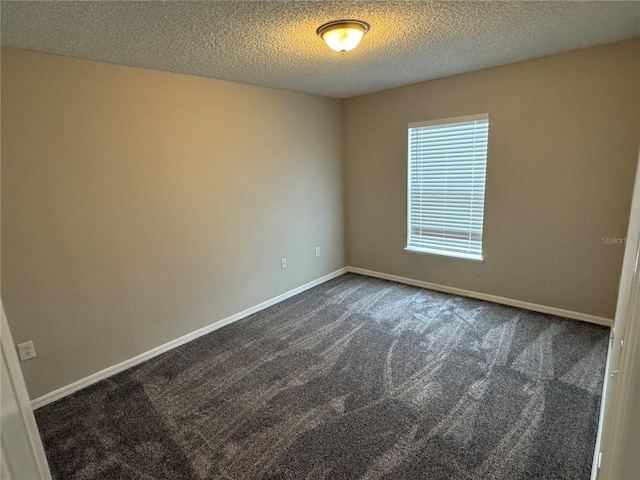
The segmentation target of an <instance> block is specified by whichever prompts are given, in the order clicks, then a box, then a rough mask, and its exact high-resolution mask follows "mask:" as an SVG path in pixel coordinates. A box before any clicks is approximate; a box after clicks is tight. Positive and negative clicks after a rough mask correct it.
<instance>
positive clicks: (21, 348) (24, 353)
mask: <svg viewBox="0 0 640 480" xmlns="http://www.w3.org/2000/svg"><path fill="white" fill-rule="evenodd" d="M18 354H19V355H20V360H21V361H23V362H24V361H25V360H29V359H30V358H34V357H35V356H36V349H35V348H34V347H33V341H32V340H29V341H28V342H24V343H21V344H19V345H18Z"/></svg>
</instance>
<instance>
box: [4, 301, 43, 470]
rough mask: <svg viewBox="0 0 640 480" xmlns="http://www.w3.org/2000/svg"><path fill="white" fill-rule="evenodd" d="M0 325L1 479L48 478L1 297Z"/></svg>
mask: <svg viewBox="0 0 640 480" xmlns="http://www.w3.org/2000/svg"><path fill="white" fill-rule="evenodd" d="M0 311H1V314H0V315H1V316H2V326H1V329H0V343H1V345H2V367H1V368H2V381H1V387H0V395H1V400H0V410H1V412H2V420H1V426H2V428H1V429H0V439H1V444H2V448H1V455H0V475H2V480H22V479H26V478H29V479H34V480H35V479H41V480H49V479H50V478H51V473H50V472H49V465H48V464H47V458H46V456H45V453H44V449H43V448H42V440H41V439H40V432H38V426H37V425H36V419H35V417H34V416H33V410H32V409H31V403H30V402H29V395H28V394H27V387H26V386H25V384H24V378H23V377H22V371H21V370H20V364H19V362H18V355H17V353H16V350H15V347H14V344H13V338H12V336H11V331H10V330H9V323H8V322H7V318H6V317H5V314H4V308H3V307H2V300H0Z"/></svg>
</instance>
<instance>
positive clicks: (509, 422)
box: [35, 274, 609, 480]
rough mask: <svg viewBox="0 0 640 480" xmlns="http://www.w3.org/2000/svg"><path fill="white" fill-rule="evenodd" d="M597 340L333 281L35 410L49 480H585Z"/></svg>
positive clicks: (595, 329) (509, 313)
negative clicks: (303, 479) (555, 479)
mask: <svg viewBox="0 0 640 480" xmlns="http://www.w3.org/2000/svg"><path fill="white" fill-rule="evenodd" d="M608 336H609V329H608V328H606V327H601V326H598V325H593V324H588V323H583V322H579V321H575V320H568V319H564V318H559V317H555V316H552V315H546V314H541V313H535V312H530V311H526V310H521V309H518V308H513V307H507V306H503V305H496V304H492V303H489V302H484V301H480V300H473V299H469V298H463V297H458V296H455V295H449V294H444V293H438V292H433V291H429V290H424V289H420V288H416V287H410V286H406V285H401V284H397V283H393V282H388V281H384V280H379V279H373V278H369V277H364V276H360V275H355V274H345V275H342V276H340V277H338V278H336V279H334V280H331V281H329V282H326V283H324V284H322V285H319V286H317V287H315V288H313V289H311V290H308V291H306V292H304V293H302V294H300V295H297V296H295V297H292V298H290V299H289V300H286V301H284V302H281V303H279V304H277V305H275V306H272V307H270V308H268V309H266V310H263V311H261V312H259V313H257V314H254V315H252V316H250V317H247V318H245V319H243V320H240V321H238V322H236V323H234V324H232V325H228V326H226V327H223V328H221V329H219V330H217V331H214V332H212V333H210V334H208V335H206V336H203V337H200V338H198V339H197V340H194V341H192V342H190V343H188V344H185V345H183V346H181V347H178V348H176V349H174V350H172V351H170V352H167V353H165V354H163V355H161V356H158V357H156V358H154V359H152V360H149V361H147V362H145V363H143V364H141V365H138V366H136V367H133V368H131V369H129V370H127V371H125V372H122V373H120V374H118V375H115V376H113V377H111V378H108V379H106V380H103V381H101V382H99V383H97V384H95V385H93V386H91V387H89V388H86V389H84V390H82V391H80V392H77V393H75V394H73V395H71V396H69V397H66V398H64V399H62V400H59V401H57V402H55V403H53V404H50V405H47V406H45V407H42V408H40V409H38V410H36V412H35V414H36V418H37V422H38V426H39V428H40V431H41V434H42V438H43V442H44V445H45V450H46V453H47V457H48V460H49V464H50V467H51V471H52V474H53V476H54V478H57V479H65V480H66V479H111V478H113V479H126V478H132V479H133V478H135V479H157V478H163V479H164V478H167V479H169V478H175V479H178V478H180V479H238V480H239V479H260V478H262V479H288V478H310V479H311V478H313V479H316V478H340V479H349V478H366V479H399V478H405V479H409V478H416V479H417V478H421V479H423V478H428V479H456V480H465V479H480V478H482V479H509V480H518V479H552V478H557V479H588V478H589V475H590V471H591V463H592V458H593V451H594V445H595V438H596V430H597V423H598V414H599V405H600V396H601V390H602V381H603V375H604V366H605V358H606V352H607V342H608Z"/></svg>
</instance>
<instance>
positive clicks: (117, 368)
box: [31, 268, 347, 410]
mask: <svg viewBox="0 0 640 480" xmlns="http://www.w3.org/2000/svg"><path fill="white" fill-rule="evenodd" d="M345 273H347V269H346V268H341V269H339V270H336V271H335V272H332V273H329V274H328V275H325V276H324V277H320V278H318V279H316V280H313V281H312V282H309V283H305V284H304V285H302V286H300V287H298V288H294V289H293V290H289V291H288V292H285V293H283V294H282V295H278V296H277V297H274V298H272V299H270V300H267V301H265V302H262V303H260V304H258V305H255V306H253V307H250V308H247V309H246V310H243V311H242V312H239V313H236V314H235V315H231V316H229V317H227V318H223V319H222V320H218V321H217V322H214V323H212V324H210V325H207V326H206V327H202V328H199V329H198V330H195V331H193V332H191V333H187V334H186V335H184V336H182V337H179V338H176V339H175V340H171V341H170V342H167V343H165V344H164V345H160V346H158V347H156V348H152V349H151V350H149V351H147V352H144V353H141V354H140V355H137V356H135V357H133V358H130V359H128V360H125V361H124V362H121V363H118V364H117V365H113V366H111V367H108V368H105V369H104V370H100V371H99V372H96V373H94V374H92V375H89V376H88V377H85V378H81V379H80V380H78V381H76V382H73V383H70V384H69V385H66V386H64V387H61V388H59V389H57V390H54V391H53V392H49V393H47V394H45V395H42V396H41V397H38V398H35V399H33V400H32V401H31V408H33V409H34V410H35V409H36V408H40V407H42V406H44V405H47V404H49V403H51V402H55V401H56V400H59V399H60V398H62V397H66V396H67V395H70V394H72V393H74V392H77V391H78V390H81V389H83V388H85V387H88V386H89V385H93V384H94V383H96V382H99V381H100V380H104V379H105V378H108V377H110V376H112V375H115V374H116V373H119V372H122V371H123V370H126V369H127V368H131V367H133V366H135V365H138V364H140V363H142V362H145V361H147V360H149V359H150V358H153V357H156V356H158V355H160V354H161V353H164V352H168V351H169V350H173V349H174V348H176V347H179V346H180V345H183V344H185V343H187V342H190V341H191V340H194V339H196V338H198V337H201V336H203V335H206V334H207V333H210V332H213V331H214V330H217V329H219V328H221V327H224V326H225V325H229V324H230V323H233V322H236V321H238V320H240V319H243V318H245V317H248V316H249V315H253V314H254V313H256V312H259V311H260V310H264V309H265V308H268V307H270V306H272V305H275V304H276V303H280V302H282V301H283V300H286V299H288V298H291V297H293V296H294V295H297V294H299V293H302V292H304V291H305V290H309V289H310V288H313V287H315V286H317V285H320V284H321V283H324V282H327V281H329V280H331V279H333V278H336V277H339V276H340V275H343V274H345Z"/></svg>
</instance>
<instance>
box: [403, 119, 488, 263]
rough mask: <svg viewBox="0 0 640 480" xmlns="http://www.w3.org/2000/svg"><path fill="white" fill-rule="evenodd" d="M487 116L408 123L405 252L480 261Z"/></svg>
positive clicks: (485, 169)
mask: <svg viewBox="0 0 640 480" xmlns="http://www.w3.org/2000/svg"><path fill="white" fill-rule="evenodd" d="M488 137H489V115H487V114H483V115H474V116H469V117H460V118H451V119H447V120H440V121H436V122H421V123H412V124H410V125H409V175H408V195H407V197H408V198H407V201H408V205H407V211H408V219H407V248H406V250H408V251H415V252H420V253H432V254H439V255H448V256H453V257H460V258H468V259H472V260H482V224H483V218H484V192H485V180H486V171H487V143H488Z"/></svg>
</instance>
